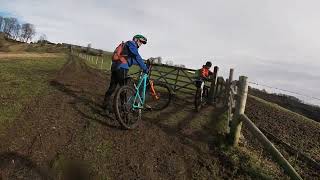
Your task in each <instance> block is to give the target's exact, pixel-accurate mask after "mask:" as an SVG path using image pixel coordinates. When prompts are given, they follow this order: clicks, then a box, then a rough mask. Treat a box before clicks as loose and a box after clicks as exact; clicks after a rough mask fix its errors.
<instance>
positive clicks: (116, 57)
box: [112, 41, 128, 64]
mask: <svg viewBox="0 0 320 180" xmlns="http://www.w3.org/2000/svg"><path fill="white" fill-rule="evenodd" d="M125 46H126V44H125V43H124V42H123V41H122V43H121V44H119V45H118V47H117V48H116V49H115V50H114V52H113V54H112V61H113V62H120V63H121V64H126V63H127V58H128V55H127V53H125V51H126V50H125V48H126V47H125Z"/></svg>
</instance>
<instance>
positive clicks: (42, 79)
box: [0, 56, 66, 129]
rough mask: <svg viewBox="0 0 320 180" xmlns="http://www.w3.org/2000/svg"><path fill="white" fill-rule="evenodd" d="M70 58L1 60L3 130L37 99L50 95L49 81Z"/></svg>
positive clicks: (0, 119) (0, 94) (0, 85)
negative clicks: (33, 99) (37, 97)
mask: <svg viewBox="0 0 320 180" xmlns="http://www.w3.org/2000/svg"><path fill="white" fill-rule="evenodd" d="M65 62H66V57H65V56H61V57H52V58H48V57H46V58H41V57H39V58H2V59H0V87H1V88H0V104H1V106H0V129H1V127H3V126H4V125H5V124H7V123H10V122H11V121H12V120H13V119H15V118H16V117H17V116H18V115H19V112H20V111H21V109H22V107H23V106H24V105H25V104H26V103H28V101H29V100H30V99H32V98H34V97H36V96H39V95H44V94H47V93H50V89H51V87H50V85H49V83H48V80H49V79H50V77H51V76H52V75H53V74H54V73H55V72H57V71H58V70H59V69H60V68H61V67H62V66H63V64H64V63H65Z"/></svg>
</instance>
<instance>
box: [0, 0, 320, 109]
mask: <svg viewBox="0 0 320 180" xmlns="http://www.w3.org/2000/svg"><path fill="white" fill-rule="evenodd" d="M319 6H320V1H317V0H309V1H298V0H282V1H276V0H260V1H255V0H242V1H221V0H198V1H194V0H190V1H182V0H175V1H172V0H170V1H169V0H162V1H149V0H131V1H124V0H117V1H116V0H94V1H84V0H77V1H75V0H54V1H52V0H32V1H31V0H28V1H23V0H10V1H4V2H1V8H3V9H4V10H5V11H7V12H10V13H11V14H13V15H15V16H17V17H19V18H20V19H23V20H24V21H28V22H31V23H33V24H35V25H36V27H37V30H38V32H40V33H45V34H46V35H47V36H48V38H49V40H51V41H54V42H68V43H74V44H80V45H83V46H86V45H87V44H88V43H92V45H93V47H96V48H102V49H105V50H110V51H112V50H113V49H114V47H115V46H116V45H117V44H118V43H119V42H121V41H123V40H128V39H131V38H132V36H133V35H134V34H136V33H141V34H145V35H146V36H147V37H148V39H149V43H148V44H147V45H146V46H144V47H142V48H141V50H140V52H141V54H142V55H143V57H150V56H163V57H164V60H166V59H170V60H173V61H174V62H176V63H177V64H186V65H187V66H188V67H191V68H198V67H201V65H202V64H203V63H204V61H206V60H212V61H213V62H214V64H216V65H219V66H220V69H221V73H222V74H223V75H227V73H228V71H229V68H231V67H233V68H235V70H236V72H238V73H237V74H236V75H240V74H244V75H247V76H249V79H251V80H255V81H258V82H268V83H269V85H275V86H281V87H282V88H293V89H294V90H299V91H306V92H305V93H308V94H309V93H310V94H312V95H313V96H318V97H320V92H319V91H318V89H319V88H320V85H318V84H320V83H319V80H318V78H319V76H320V71H319V70H318V69H319V67H320V62H319V61H318V59H319V58H320V51H319V49H320V35H319V32H320V21H319V20H318V17H320V11H318V7H319ZM291 79H295V80H296V81H297V82H294V81H292V80H291ZM306 83H308V87H312V88H306V87H304V85H305V84H306ZM299 87H300V88H299ZM319 104H320V103H319Z"/></svg>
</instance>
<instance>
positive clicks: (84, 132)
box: [0, 59, 259, 179]
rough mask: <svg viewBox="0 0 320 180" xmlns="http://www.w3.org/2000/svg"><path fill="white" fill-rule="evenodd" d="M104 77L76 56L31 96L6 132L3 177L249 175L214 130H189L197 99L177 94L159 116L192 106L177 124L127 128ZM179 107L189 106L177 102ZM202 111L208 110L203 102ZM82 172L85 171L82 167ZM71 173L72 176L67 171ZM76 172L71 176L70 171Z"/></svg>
mask: <svg viewBox="0 0 320 180" xmlns="http://www.w3.org/2000/svg"><path fill="white" fill-rule="evenodd" d="M106 81H107V79H106V77H105V75H104V74H102V73H99V72H97V71H95V70H93V69H90V68H88V67H87V66H86V65H85V64H84V63H83V62H81V61H79V60H78V59H71V60H70V61H68V63H67V64H66V65H65V66H64V67H63V68H62V69H61V71H60V72H59V73H57V75H56V77H54V78H53V79H52V81H51V82H50V84H51V85H52V86H53V87H54V88H55V89H56V91H54V92H52V94H49V95H48V96H45V97H39V98H38V99H34V100H33V101H32V102H30V103H29V105H28V106H26V107H25V108H24V111H23V112H22V114H21V115H20V117H19V118H18V119H17V120H16V121H15V123H14V124H13V125H12V126H10V127H9V128H8V129H7V130H6V131H5V133H4V134H3V135H1V136H0V142H1V146H0V170H1V171H0V172H1V173H0V174H2V177H4V179H19V178H24V179H49V178H53V179H58V178H61V177H65V178H66V177H67V178H66V179H72V178H74V179H96V178H99V179H103V178H108V179H212V178H214V179H229V178H237V179H251V178H259V174H255V175H254V176H252V175H250V174H248V172H246V171H244V170H243V169H242V168H241V167H240V168H239V167H238V166H240V165H239V164H238V165H236V164H233V163H232V161H231V160H230V158H229V157H227V156H226V155H225V154H223V153H221V152H220V150H218V149H217V147H216V146H215V143H214V142H213V141H212V140H208V136H209V134H203V133H199V131H190V129H189V128H188V126H187V125H186V123H191V121H197V120H199V119H201V118H203V117H202V116H203V115H201V114H196V113H194V112H193V111H192V108H191V107H192V103H191V104H190V102H189V103H186V102H185V101H176V102H175V104H173V105H171V108H168V110H167V111H165V112H162V113H158V114H157V115H156V116H155V117H157V119H158V120H159V121H165V120H166V119H170V118H172V117H174V116H176V113H177V112H179V110H184V111H186V112H188V114H186V115H187V117H186V119H185V120H184V121H181V122H180V123H178V124H177V128H176V129H173V128H169V127H167V126H163V125H161V124H159V123H157V120H156V119H153V117H149V118H145V121H143V122H142V123H141V124H140V126H139V127H138V128H137V129H136V130H132V131H124V130H121V129H120V128H119V125H118V123H117V122H116V121H115V120H114V119H113V117H106V116H102V115H101V109H100V106H99V104H101V102H102V98H103V94H104V92H105V89H106ZM176 107H183V108H182V109H177V108H176ZM204 111H205V112H204V117H205V118H208V117H207V115H205V114H209V113H208V112H211V111H212V109H210V108H209V109H207V110H204ZM80 171H81V172H82V173H79V172H80ZM68 177H69V178H68ZM70 177H72V178H70Z"/></svg>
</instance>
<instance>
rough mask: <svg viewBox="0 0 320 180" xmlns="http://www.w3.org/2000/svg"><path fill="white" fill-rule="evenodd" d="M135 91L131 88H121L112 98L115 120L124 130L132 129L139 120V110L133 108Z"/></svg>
mask: <svg viewBox="0 0 320 180" xmlns="http://www.w3.org/2000/svg"><path fill="white" fill-rule="evenodd" d="M135 95H136V90H135V89H134V88H132V87H131V86H122V87H120V89H119V90H118V91H117V93H116V95H115V97H114V110H115V116H116V119H117V120H118V121H119V123H120V124H121V126H122V127H124V128H125V129H134V128H136V127H137V126H138V122H139V121H140V120H141V109H139V108H134V107H133V104H134V103H135V102H134V101H135V100H136V99H135Z"/></svg>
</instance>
